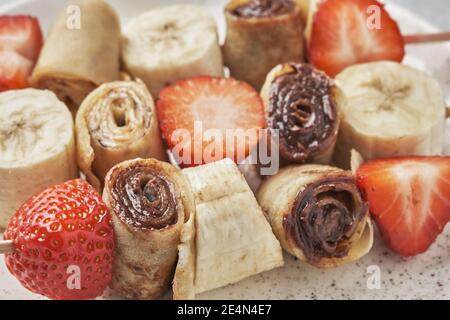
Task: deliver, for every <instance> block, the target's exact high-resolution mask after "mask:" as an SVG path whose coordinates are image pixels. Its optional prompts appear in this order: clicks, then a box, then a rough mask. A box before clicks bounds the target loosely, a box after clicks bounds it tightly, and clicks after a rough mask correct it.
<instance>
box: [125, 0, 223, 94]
mask: <svg viewBox="0 0 450 320" xmlns="http://www.w3.org/2000/svg"><path fill="white" fill-rule="evenodd" d="M122 57H123V61H124V63H125V67H126V69H127V71H128V72H130V73H131V74H132V75H133V76H134V77H137V78H140V79H142V80H143V81H144V82H145V84H146V85H147V87H148V88H149V90H150V92H151V93H152V95H153V96H154V97H157V96H158V93H159V91H160V90H161V89H162V88H164V87H165V86H167V85H169V84H171V83H173V82H174V81H176V80H179V79H183V78H189V77H193V76H198V75H210V76H221V75H223V62H222V53H221V50H220V46H219V40H218V31H217V26H216V23H215V21H214V19H213V17H211V16H210V15H208V14H207V13H206V12H205V11H203V9H202V8H200V7H198V6H193V5H183V4H179V5H172V6H168V7H163V8H158V9H154V10H151V11H149V12H146V13H144V14H142V15H140V16H138V17H136V18H135V19H133V20H132V21H130V23H129V24H128V25H127V26H126V27H125V31H124V34H123V36H122Z"/></svg>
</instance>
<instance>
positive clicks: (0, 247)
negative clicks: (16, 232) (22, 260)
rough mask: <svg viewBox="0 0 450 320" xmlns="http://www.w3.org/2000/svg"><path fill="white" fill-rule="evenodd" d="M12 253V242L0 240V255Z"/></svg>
mask: <svg viewBox="0 0 450 320" xmlns="http://www.w3.org/2000/svg"><path fill="white" fill-rule="evenodd" d="M13 251H14V244H13V241H12V240H0V254H5V253H10V252H13Z"/></svg>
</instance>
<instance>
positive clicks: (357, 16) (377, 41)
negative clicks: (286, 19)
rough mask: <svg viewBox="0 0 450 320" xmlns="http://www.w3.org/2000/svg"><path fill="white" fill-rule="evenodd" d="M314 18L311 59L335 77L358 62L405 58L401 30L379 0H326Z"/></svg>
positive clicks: (316, 65)
mask: <svg viewBox="0 0 450 320" xmlns="http://www.w3.org/2000/svg"><path fill="white" fill-rule="evenodd" d="M377 15H378V16H379V17H378V16H377ZM378 18H379V19H378ZM313 19H314V20H313V22H312V28H311V34H310V43H309V48H308V51H309V60H310V62H311V63H312V64H313V65H314V66H315V67H316V68H318V69H321V70H323V71H325V72H326V73H328V74H329V75H330V76H332V77H334V76H335V75H337V74H338V73H339V72H341V71H342V70H343V69H345V68H346V67H348V66H351V65H353V64H357V63H365V62H371V61H380V60H392V61H397V62H401V61H402V60H403V56H404V54H405V49H404V42H403V37H402V35H401V33H400V29H399V27H398V25H397V23H396V22H395V21H394V20H393V19H392V18H391V17H390V16H389V14H388V13H387V11H386V10H385V9H384V7H383V5H382V4H380V3H379V2H378V1H376V0H324V1H322V2H320V3H319V4H318V8H317V12H316V13H315V15H314V18H313Z"/></svg>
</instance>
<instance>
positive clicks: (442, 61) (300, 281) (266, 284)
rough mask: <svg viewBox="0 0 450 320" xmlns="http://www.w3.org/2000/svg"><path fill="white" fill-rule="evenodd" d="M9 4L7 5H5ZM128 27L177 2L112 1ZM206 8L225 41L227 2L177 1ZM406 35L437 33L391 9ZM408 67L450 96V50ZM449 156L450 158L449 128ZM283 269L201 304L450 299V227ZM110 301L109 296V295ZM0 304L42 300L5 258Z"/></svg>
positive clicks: (43, 9) (33, 2)
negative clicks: (376, 279) (412, 251)
mask: <svg viewBox="0 0 450 320" xmlns="http://www.w3.org/2000/svg"><path fill="white" fill-rule="evenodd" d="M2 2H3V3H5V0H2ZM68 2H69V1H67V0H39V1H38V0H19V1H8V2H6V4H3V5H0V13H26V14H33V15H36V16H38V17H39V18H40V21H41V23H42V24H43V26H44V28H47V27H48V25H49V24H51V22H52V20H53V19H54V17H55V15H56V14H57V13H58V12H59V11H61V10H62V9H63V8H64V7H65V5H66V3H68ZM109 2H110V3H111V4H112V5H113V6H114V7H115V8H116V9H117V10H118V12H119V13H120V15H121V19H122V22H123V23H126V21H127V20H129V19H130V18H131V17H133V16H135V15H137V14H139V13H141V12H143V11H145V10H147V9H149V8H151V7H153V6H160V5H164V4H169V3H175V2H177V1H169V0H128V1H123V0H122V1H121V0H111V1H109ZM178 2H190V3H197V4H201V5H204V6H205V7H206V8H207V9H208V10H209V11H210V12H211V14H213V15H214V16H215V17H216V18H217V21H218V23H219V27H220V31H221V38H222V39H223V36H224V32H223V31H224V21H223V18H222V7H223V5H224V3H226V0H209V1H208V0H203V1H195V0H191V1H186V0H184V1H178ZM387 8H388V10H389V11H390V12H391V14H392V15H393V16H394V17H395V18H396V19H397V20H398V21H399V23H400V26H401V28H402V31H403V32H404V33H412V32H430V31H435V30H436V29H435V28H433V26H431V25H430V24H429V23H427V22H425V21H423V20H421V19H420V18H418V17H417V16H415V15H414V14H413V13H411V12H408V11H405V10H404V9H402V8H399V7H396V6H393V5H388V7H387ZM407 53H408V54H407V58H406V60H405V63H408V64H411V65H414V66H416V67H418V68H421V69H423V70H426V71H428V72H430V73H432V74H433V75H434V76H435V77H436V78H437V79H438V80H439V82H440V83H441V84H442V86H443V87H444V90H445V92H446V95H447V97H449V96H450V73H449V70H450V45H449V44H429V45H422V46H409V47H408V48H407ZM448 127H449V128H448V130H447V141H448V142H449V144H448V146H447V150H446V153H447V154H450V123H448ZM285 260H286V265H285V267H283V268H279V269H276V270H272V271H269V272H265V273H263V274H259V275H256V276H253V277H251V278H248V279H246V280H243V281H241V282H239V283H237V284H234V285H230V286H227V287H225V288H221V289H217V290H214V291H211V292H207V293H204V294H202V295H200V296H199V297H198V298H201V299H450V225H449V226H447V228H446V230H445V232H444V233H443V234H442V235H441V236H440V237H439V238H438V239H437V241H436V243H434V244H433V246H432V247H431V248H430V250H428V252H426V253H424V254H422V255H420V256H417V257H414V258H410V259H403V258H401V257H399V256H397V255H395V254H394V253H392V252H390V251H389V249H387V248H386V247H385V246H384V245H383V243H382V242H381V241H380V239H379V238H378V237H377V238H376V241H375V245H374V247H373V249H372V251H371V252H370V253H369V254H368V255H367V256H366V257H365V258H363V259H361V260H360V261H358V262H355V263H353V264H350V265H347V266H342V267H339V268H336V269H331V270H320V269H315V268H313V267H310V266H308V265H306V264H305V263H301V262H299V261H296V260H295V259H294V258H292V257H290V256H289V255H285ZM373 265H376V266H378V267H379V270H380V279H381V285H380V288H379V289H369V288H368V287H367V279H368V277H369V276H370V274H369V273H367V269H368V268H369V267H370V266H373ZM106 296H107V297H108V298H109V297H110V296H108V294H107V295H106ZM0 299H42V297H41V296H38V295H34V294H32V293H30V292H28V291H27V290H25V289H24V288H22V287H21V286H20V285H19V283H18V282H17V280H16V279H15V278H14V277H12V276H11V275H9V273H8V271H7V270H6V267H5V264H4V262H3V257H0Z"/></svg>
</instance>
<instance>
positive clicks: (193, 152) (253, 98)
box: [157, 76, 265, 167]
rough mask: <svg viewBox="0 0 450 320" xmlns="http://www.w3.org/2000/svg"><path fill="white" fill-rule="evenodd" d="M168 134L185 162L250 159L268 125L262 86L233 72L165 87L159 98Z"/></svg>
mask: <svg viewBox="0 0 450 320" xmlns="http://www.w3.org/2000/svg"><path fill="white" fill-rule="evenodd" d="M157 113H158V120H159V124H160V127H161V131H162V135H163V137H164V139H165V141H166V143H167V145H168V147H169V149H171V150H172V152H173V153H174V155H175V158H177V160H178V162H179V163H180V165H182V166H184V167H186V166H195V165H200V164H204V163H208V162H213V161H217V160H221V159H223V158H231V159H233V160H234V161H235V162H240V161H241V160H243V159H245V158H246V157H247V156H248V155H249V153H250V152H251V151H252V149H253V148H254V147H255V146H256V145H257V143H258V141H259V138H260V134H261V132H260V130H261V129H262V128H264V127H265V119H264V107H263V103H262V100H261V97H260V96H259V94H258V92H257V91H256V90H255V89H253V87H251V86H250V85H249V84H247V83H245V82H242V81H238V80H235V79H233V78H220V77H209V76H199V77H195V78H191V79H187V80H181V81H179V82H177V83H176V84H174V85H172V86H169V87H166V88H164V89H163V90H162V91H161V92H160V94H159V100H158V102H157Z"/></svg>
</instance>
